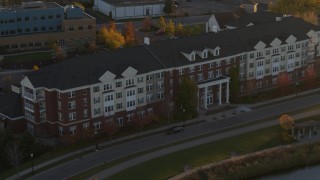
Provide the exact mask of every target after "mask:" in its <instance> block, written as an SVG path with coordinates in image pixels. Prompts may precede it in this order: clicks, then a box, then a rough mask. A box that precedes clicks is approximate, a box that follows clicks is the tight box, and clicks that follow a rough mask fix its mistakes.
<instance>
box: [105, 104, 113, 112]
mask: <svg viewBox="0 0 320 180" xmlns="http://www.w3.org/2000/svg"><path fill="white" fill-rule="evenodd" d="M104 111H105V112H106V113H107V112H112V111H113V105H111V106H107V107H105V108H104Z"/></svg>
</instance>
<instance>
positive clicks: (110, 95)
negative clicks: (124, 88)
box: [104, 94, 113, 102]
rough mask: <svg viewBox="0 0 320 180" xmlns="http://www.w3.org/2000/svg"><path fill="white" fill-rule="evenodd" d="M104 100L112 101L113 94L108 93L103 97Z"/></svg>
mask: <svg viewBox="0 0 320 180" xmlns="http://www.w3.org/2000/svg"><path fill="white" fill-rule="evenodd" d="M104 101H105V102H107V101H113V94H108V95H106V96H105V98H104Z"/></svg>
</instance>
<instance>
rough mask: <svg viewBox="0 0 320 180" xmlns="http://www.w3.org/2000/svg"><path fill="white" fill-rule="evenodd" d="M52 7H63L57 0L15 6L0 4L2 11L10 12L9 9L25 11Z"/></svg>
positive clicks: (0, 10)
mask: <svg viewBox="0 0 320 180" xmlns="http://www.w3.org/2000/svg"><path fill="white" fill-rule="evenodd" d="M36 2H37V1H36ZM51 8H63V7H62V6H60V5H59V4H57V3H55V2H41V3H39V2H38V3H34V4H31V2H29V4H27V5H25V6H23V5H15V6H0V12H8V11H24V10H35V9H51Z"/></svg>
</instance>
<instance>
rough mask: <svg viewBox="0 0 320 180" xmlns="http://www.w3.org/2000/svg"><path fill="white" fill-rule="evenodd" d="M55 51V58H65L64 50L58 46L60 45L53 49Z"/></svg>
mask: <svg viewBox="0 0 320 180" xmlns="http://www.w3.org/2000/svg"><path fill="white" fill-rule="evenodd" d="M54 52H55V55H56V58H57V59H58V60H62V59H64V58H66V56H67V55H66V53H65V52H64V50H63V49H62V48H61V47H60V46H57V48H56V49H55V50H54Z"/></svg>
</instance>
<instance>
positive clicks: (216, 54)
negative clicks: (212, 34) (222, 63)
mask: <svg viewBox="0 0 320 180" xmlns="http://www.w3.org/2000/svg"><path fill="white" fill-rule="evenodd" d="M219 54H220V49H219V48H216V49H215V50H214V56H219Z"/></svg>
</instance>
